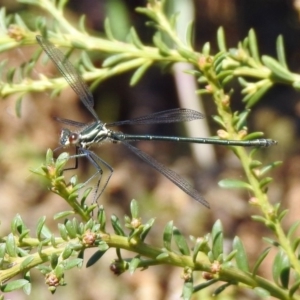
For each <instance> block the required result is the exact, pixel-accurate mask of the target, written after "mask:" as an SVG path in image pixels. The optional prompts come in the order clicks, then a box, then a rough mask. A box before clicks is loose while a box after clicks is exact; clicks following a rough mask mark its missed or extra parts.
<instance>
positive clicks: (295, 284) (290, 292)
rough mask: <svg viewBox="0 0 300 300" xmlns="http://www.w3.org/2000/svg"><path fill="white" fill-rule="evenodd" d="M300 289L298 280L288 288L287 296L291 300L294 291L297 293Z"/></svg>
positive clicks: (299, 280)
mask: <svg viewBox="0 0 300 300" xmlns="http://www.w3.org/2000/svg"><path fill="white" fill-rule="evenodd" d="M299 287H300V279H298V280H297V281H296V282H295V283H294V284H293V285H292V286H291V288H290V290H289V296H290V297H291V298H292V297H293V295H294V294H295V292H296V291H298V289H299Z"/></svg>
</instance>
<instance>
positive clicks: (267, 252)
mask: <svg viewBox="0 0 300 300" xmlns="http://www.w3.org/2000/svg"><path fill="white" fill-rule="evenodd" d="M271 249H272V248H271V247H268V248H266V249H265V250H264V251H263V252H262V253H261V254H260V255H259V257H258V259H257V260H256V262H255V265H254V267H253V271H252V276H256V273H257V271H258V268H259V267H260V265H261V263H262V262H263V261H264V259H265V258H266V256H267V255H268V254H269V252H270V250H271Z"/></svg>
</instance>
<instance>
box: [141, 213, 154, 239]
mask: <svg viewBox="0 0 300 300" xmlns="http://www.w3.org/2000/svg"><path fill="white" fill-rule="evenodd" d="M154 222H155V219H154V218H152V219H150V220H149V221H148V222H147V223H146V224H145V225H144V228H143V230H142V232H141V234H140V239H141V241H144V240H145V238H146V236H147V234H148V233H149V231H150V230H151V228H152V226H153V224H154Z"/></svg>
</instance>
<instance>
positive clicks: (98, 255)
mask: <svg viewBox="0 0 300 300" xmlns="http://www.w3.org/2000/svg"><path fill="white" fill-rule="evenodd" d="M105 253H106V250H105V251H101V250H98V251H96V252H95V253H94V254H93V255H92V256H91V257H90V259H89V260H88V261H87V263H86V267H87V268H89V267H90V266H92V265H93V264H95V263H96V262H97V261H98V260H99V259H100V258H101V257H102V256H103V255H104V254H105Z"/></svg>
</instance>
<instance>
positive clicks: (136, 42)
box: [129, 27, 144, 50]
mask: <svg viewBox="0 0 300 300" xmlns="http://www.w3.org/2000/svg"><path fill="white" fill-rule="evenodd" d="M129 34H130V39H131V42H132V43H133V44H134V46H135V47H136V48H138V49H141V50H142V49H144V45H143V43H142V42H141V40H140V38H139V36H138V34H137V32H136V30H135V28H134V27H131V28H130V31H129Z"/></svg>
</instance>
